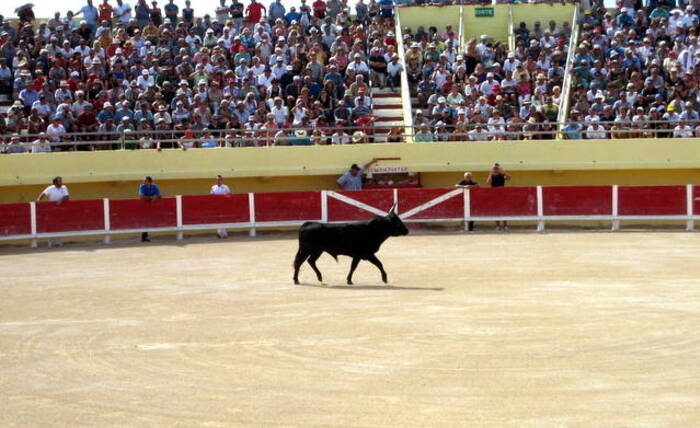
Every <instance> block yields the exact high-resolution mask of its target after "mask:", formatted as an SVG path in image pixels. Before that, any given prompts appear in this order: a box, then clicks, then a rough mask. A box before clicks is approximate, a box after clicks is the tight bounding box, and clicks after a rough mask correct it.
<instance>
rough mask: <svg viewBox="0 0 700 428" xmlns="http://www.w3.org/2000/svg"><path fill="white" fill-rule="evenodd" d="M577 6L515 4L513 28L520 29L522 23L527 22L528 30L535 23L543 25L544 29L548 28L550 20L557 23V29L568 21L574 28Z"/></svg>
mask: <svg viewBox="0 0 700 428" xmlns="http://www.w3.org/2000/svg"><path fill="white" fill-rule="evenodd" d="M576 7H577V5H573V4H545V3H540V4H523V3H515V4H513V26H514V27H515V28H518V26H519V25H520V23H521V22H525V23H526V24H527V26H528V28H530V29H531V28H532V27H533V26H534V23H535V21H540V22H541V23H542V28H547V26H548V25H547V24H548V22H549V21H550V20H552V19H553V20H554V21H556V23H557V27H561V25H562V23H563V22H564V21H568V22H569V24H570V25H572V26H573V22H572V19H573V17H574V9H575V8H576Z"/></svg>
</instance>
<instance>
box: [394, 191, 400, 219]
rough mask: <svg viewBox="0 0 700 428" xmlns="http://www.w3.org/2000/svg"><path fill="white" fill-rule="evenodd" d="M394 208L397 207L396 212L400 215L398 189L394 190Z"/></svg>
mask: <svg viewBox="0 0 700 428" xmlns="http://www.w3.org/2000/svg"><path fill="white" fill-rule="evenodd" d="M394 206H395V208H394V212H395V213H396V214H400V211H399V208H400V207H399V189H397V188H394Z"/></svg>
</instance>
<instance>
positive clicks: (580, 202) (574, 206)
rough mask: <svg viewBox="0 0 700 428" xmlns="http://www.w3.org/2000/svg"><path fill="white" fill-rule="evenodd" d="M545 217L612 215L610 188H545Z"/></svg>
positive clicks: (543, 190) (543, 189)
mask: <svg viewBox="0 0 700 428" xmlns="http://www.w3.org/2000/svg"><path fill="white" fill-rule="evenodd" d="M542 196H543V208H544V215H546V216H558V215H612V187H610V186H586V187H578V186H553V187H543V188H542Z"/></svg>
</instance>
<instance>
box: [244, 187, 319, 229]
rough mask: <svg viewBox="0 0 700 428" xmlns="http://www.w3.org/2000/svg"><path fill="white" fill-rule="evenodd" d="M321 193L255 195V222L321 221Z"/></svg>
mask: <svg viewBox="0 0 700 428" xmlns="http://www.w3.org/2000/svg"><path fill="white" fill-rule="evenodd" d="M321 217H322V215H321V192H284V193H256V194H255V222H256V223H264V222H275V221H310V220H315V221H320V220H321Z"/></svg>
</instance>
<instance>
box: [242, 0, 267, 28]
mask: <svg viewBox="0 0 700 428" xmlns="http://www.w3.org/2000/svg"><path fill="white" fill-rule="evenodd" d="M263 11H264V12H267V8H266V7H265V6H263V4H262V3H258V2H256V1H255V0H250V4H249V5H248V7H247V8H246V9H245V13H246V16H247V17H248V22H249V23H251V24H257V23H258V22H260V18H261V17H262V16H263Z"/></svg>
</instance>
